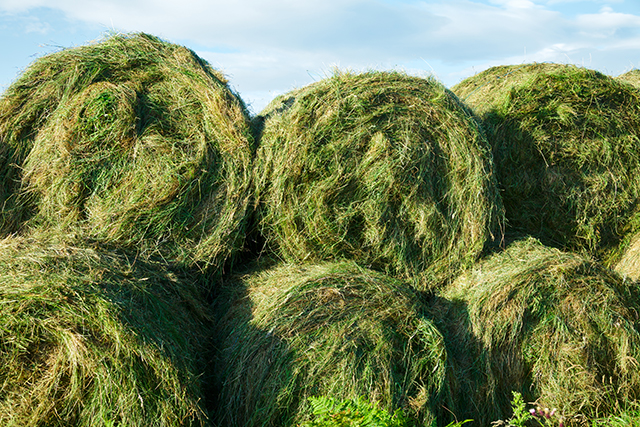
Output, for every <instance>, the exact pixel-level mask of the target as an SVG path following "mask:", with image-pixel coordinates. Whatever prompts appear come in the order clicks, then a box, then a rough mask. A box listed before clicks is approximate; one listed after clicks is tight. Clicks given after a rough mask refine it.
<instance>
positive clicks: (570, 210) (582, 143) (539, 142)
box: [452, 64, 640, 256]
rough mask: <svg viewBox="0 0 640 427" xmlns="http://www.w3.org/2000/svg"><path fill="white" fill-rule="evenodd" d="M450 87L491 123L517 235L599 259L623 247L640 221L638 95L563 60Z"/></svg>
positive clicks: (507, 69) (494, 71)
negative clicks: (626, 231)
mask: <svg viewBox="0 0 640 427" xmlns="http://www.w3.org/2000/svg"><path fill="white" fill-rule="evenodd" d="M452 90H453V91H454V92H455V93H456V94H457V95H458V96H459V97H460V98H461V99H462V100H463V101H464V102H466V103H467V104H468V105H469V106H471V107H472V108H473V109H474V110H475V112H476V113H477V114H478V115H479V116H480V117H481V118H482V120H483V123H484V127H485V130H486V131H487V137H488V139H489V142H490V143H491V145H492V150H493V159H494V162H495V167H496V172H497V179H498V183H499V186H500V189H501V194H502V199H503V202H504V206H505V211H506V218H507V224H508V225H509V226H510V227H511V231H514V232H517V233H520V234H527V235H532V236H535V237H537V238H539V239H540V240H542V241H543V242H544V243H545V244H548V245H551V246H556V247H559V248H562V249H567V250H571V251H577V252H587V253H589V254H592V255H593V254H596V255H600V254H601V253H605V252H606V251H608V250H609V249H610V248H613V247H615V246H616V245H617V244H618V242H619V240H620V239H621V238H622V237H623V235H624V229H625V225H626V224H627V222H628V221H630V220H631V219H632V218H633V217H634V216H637V215H638V213H637V210H636V205H637V203H638V196H639V194H640V180H638V179H637V177H638V175H639V174H640V140H639V138H638V135H639V133H638V129H640V92H638V91H637V90H635V89H634V88H633V87H632V86H630V85H628V84H625V83H622V82H620V81H617V80H615V79H613V78H611V77H608V76H605V75H603V74H601V73H598V72H596V71H592V70H588V69H584V68H579V67H575V66H571V65H557V64H527V65H514V66H501V67H494V68H490V69H488V70H486V71H484V72H482V73H480V74H478V75H476V76H473V77H470V78H468V79H466V80H464V81H462V82H461V83H459V84H458V85H456V86H454V87H453V89H452ZM603 256H604V255H603Z"/></svg>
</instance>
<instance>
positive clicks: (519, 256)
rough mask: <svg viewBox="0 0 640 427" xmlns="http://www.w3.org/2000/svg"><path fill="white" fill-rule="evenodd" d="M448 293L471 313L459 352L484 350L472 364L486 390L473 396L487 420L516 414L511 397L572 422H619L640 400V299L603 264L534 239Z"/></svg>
mask: <svg viewBox="0 0 640 427" xmlns="http://www.w3.org/2000/svg"><path fill="white" fill-rule="evenodd" d="M442 296H443V297H445V298H446V299H448V300H451V301H460V302H462V303H463V304H464V307H465V310H464V312H465V314H466V316H467V317H468V320H467V322H461V323H458V324H457V325H456V326H457V327H462V328H468V329H469V330H468V331H463V332H459V333H458V335H459V336H463V337H467V339H465V340H464V342H460V343H458V345H463V346H464V347H463V348H465V349H468V346H467V343H468V342H474V341H475V342H477V343H478V347H477V349H476V352H475V354H473V355H472V356H471V357H472V358H473V360H474V361H477V362H476V364H475V368H476V369H481V370H482V371H483V372H484V375H483V376H482V377H483V378H484V379H485V383H484V384H478V385H476V387H475V389H474V390H472V393H474V394H475V399H474V400H475V401H476V402H477V404H478V407H479V408H482V411H483V413H485V414H486V413H487V412H489V414H490V415H491V416H490V417H486V416H485V417H483V419H486V418H493V419H496V417H504V416H508V415H509V412H510V411H511V408H510V403H509V402H510V400H511V391H512V390H514V391H518V392H521V393H522V394H523V395H524V396H525V398H526V399H527V400H529V401H533V400H537V402H538V403H539V405H540V406H542V407H549V408H552V407H556V408H558V410H559V413H561V414H564V415H566V416H574V415H577V414H582V415H585V416H588V417H602V416H608V415H613V414H616V413H618V411H619V410H620V407H621V406H624V405H625V404H627V403H629V402H631V401H634V400H636V399H637V398H638V397H640V396H639V393H640V364H639V362H640V351H639V350H640V333H639V332H638V330H637V327H636V325H637V322H638V320H639V319H638V313H640V293H639V292H638V287H637V285H636V284H635V283H632V282H629V281H625V280H624V279H622V278H621V277H620V276H619V275H618V274H616V273H614V272H613V271H611V270H609V269H607V268H605V267H603V266H602V265H600V264H599V263H596V262H594V261H592V260H591V259H587V258H584V257H582V256H579V255H577V254H573V253H568V252H562V251H560V250H558V249H555V248H549V247H545V246H544V245H542V244H541V243H540V242H539V241H538V240H535V239H533V238H528V239H525V240H522V241H518V242H515V243H513V244H511V245H510V246H509V247H508V248H507V249H506V250H505V251H504V252H501V253H497V254H495V255H493V256H491V257H489V258H488V259H485V260H484V261H481V262H480V263H478V264H477V265H476V266H475V267H474V268H473V270H471V271H469V272H467V273H465V274H463V275H461V276H460V277H459V278H458V279H457V280H456V281H455V282H453V283H452V284H451V285H450V286H449V287H447V288H446V289H444V290H443V292H442ZM445 337H446V334H445ZM450 348H456V345H454V344H451V345H450ZM451 354H458V352H456V351H455V350H451ZM490 411H495V413H493V414H491V413H490ZM500 412H502V413H500ZM479 416H480V415H479ZM488 421H490V419H489V420H487V422H488Z"/></svg>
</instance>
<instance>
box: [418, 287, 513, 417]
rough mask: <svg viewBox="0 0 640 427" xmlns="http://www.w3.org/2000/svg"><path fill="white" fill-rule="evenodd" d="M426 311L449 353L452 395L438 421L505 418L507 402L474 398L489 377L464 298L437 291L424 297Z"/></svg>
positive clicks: (449, 387) (450, 392)
mask: <svg viewBox="0 0 640 427" xmlns="http://www.w3.org/2000/svg"><path fill="white" fill-rule="evenodd" d="M425 304H426V306H427V312H428V315H429V317H430V318H431V319H433V321H434V323H435V325H436V326H437V327H438V329H439V330H440V331H441V333H442V337H443V340H444V344H445V347H446V350H447V355H448V357H449V358H448V364H447V383H446V384H445V387H446V390H447V391H446V393H447V394H449V395H450V396H454V398H453V399H451V400H450V402H448V404H446V405H442V407H440V408H438V409H439V410H438V411H437V413H436V414H437V419H438V425H441V426H445V425H448V424H449V423H450V422H455V421H459V420H465V419H469V420H473V423H472V424H473V425H481V426H484V425H488V424H489V423H490V422H491V421H495V420H499V419H505V418H506V416H508V415H510V414H508V413H507V414H506V413H504V412H503V408H506V407H508V404H509V401H506V402H495V401H491V402H487V401H484V400H479V399H477V395H484V394H486V391H483V390H485V389H486V388H487V386H488V383H489V381H488V379H487V377H486V374H485V373H484V369H483V366H484V364H485V363H486V361H485V359H484V354H483V353H482V351H480V349H481V348H482V345H481V342H480V340H479V339H478V337H477V336H475V335H474V333H473V325H472V323H471V319H470V317H469V312H468V307H467V304H466V303H465V302H464V301H460V300H450V299H447V298H443V297H441V296H437V295H428V296H427V297H426V299H425Z"/></svg>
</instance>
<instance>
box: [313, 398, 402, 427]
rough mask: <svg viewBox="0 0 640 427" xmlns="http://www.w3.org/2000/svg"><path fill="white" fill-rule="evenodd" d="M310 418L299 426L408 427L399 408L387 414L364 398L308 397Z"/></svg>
mask: <svg viewBox="0 0 640 427" xmlns="http://www.w3.org/2000/svg"><path fill="white" fill-rule="evenodd" d="M309 403H310V405H311V411H312V413H313V415H312V419H311V420H310V421H306V422H304V423H302V424H301V427H409V426H410V424H409V421H408V420H407V419H405V418H404V416H403V415H402V411H401V410H400V409H398V410H396V411H395V412H394V413H393V414H389V413H388V412H387V411H385V410H384V409H380V408H378V407H377V406H376V405H375V404H374V403H370V402H368V401H367V400H365V399H364V398H358V399H349V400H345V401H341V402H340V401H337V400H336V399H333V398H330V397H324V396H321V397H310V398H309Z"/></svg>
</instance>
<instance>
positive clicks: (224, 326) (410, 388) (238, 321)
mask: <svg viewBox="0 0 640 427" xmlns="http://www.w3.org/2000/svg"><path fill="white" fill-rule="evenodd" d="M222 289H223V292H222V293H221V295H220V297H219V299H218V301H221V303H220V304H219V305H218V307H219V308H218V313H220V318H221V320H220V326H219V328H217V330H218V332H216V334H215V336H216V338H217V339H219V340H220V342H219V343H218V344H217V346H218V348H219V355H220V358H219V360H217V361H216V371H217V373H218V381H217V383H218V384H219V386H220V391H219V396H218V399H217V405H216V406H217V408H218V415H217V417H216V420H217V422H218V423H219V425H224V426H242V427H250V426H289V425H297V424H296V423H297V422H300V421H301V420H302V419H303V418H304V415H305V414H306V413H307V412H308V398H309V397H319V396H322V397H328V398H331V399H336V400H338V401H346V400H350V399H356V400H358V399H361V398H364V399H366V400H367V401H370V402H372V403H374V404H376V405H377V406H378V407H379V408H381V409H384V410H387V411H388V412H389V413H393V412H395V411H396V410H397V409H402V410H403V411H404V415H405V416H407V417H409V418H410V419H412V420H414V421H419V422H420V425H423V423H424V425H430V422H431V421H432V420H433V419H434V415H435V414H437V412H438V411H444V410H443V408H442V406H441V405H444V406H449V407H450V405H453V404H454V403H453V402H452V401H449V399H448V398H449V397H450V395H449V393H448V391H447V389H446V381H447V380H446V378H445V376H446V364H447V353H446V349H445V348H444V345H443V341H442V336H441V334H440V333H439V331H438V330H437V329H436V328H435V327H434V325H433V324H432V322H431V321H430V320H429V319H427V318H425V317H424V316H423V313H422V308H421V305H420V301H419V297H418V295H417V293H416V292H415V291H414V290H413V288H411V287H409V286H408V285H405V284H404V283H402V282H400V281H398V280H396V279H393V278H390V277H388V276H385V275H383V274H382V273H378V272H374V271H372V270H367V269H363V268H361V267H358V266H356V265H355V264H353V263H348V262H342V263H322V264H314V265H305V266H291V265H286V264H283V265H279V266H275V267H271V268H269V269H258V270H256V271H252V272H249V273H247V274H245V275H240V276H238V277H237V278H235V279H233V280H230V281H228V282H227V283H226V285H225V286H224V287H223V288H222ZM220 307H227V308H226V309H223V308H220Z"/></svg>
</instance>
